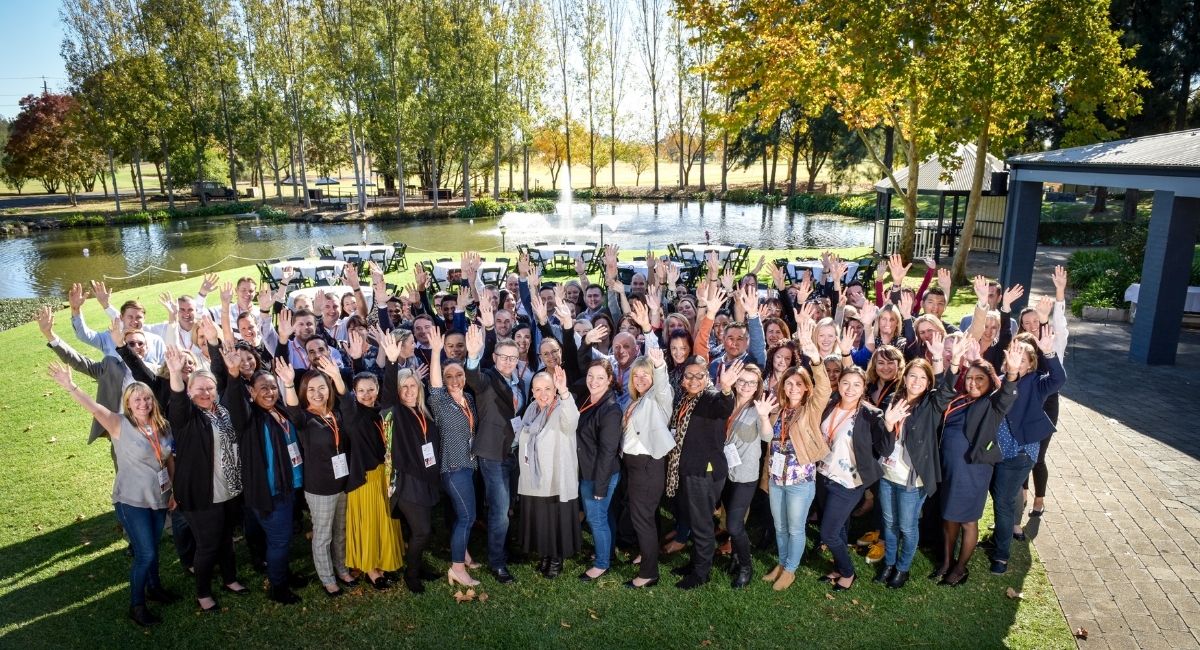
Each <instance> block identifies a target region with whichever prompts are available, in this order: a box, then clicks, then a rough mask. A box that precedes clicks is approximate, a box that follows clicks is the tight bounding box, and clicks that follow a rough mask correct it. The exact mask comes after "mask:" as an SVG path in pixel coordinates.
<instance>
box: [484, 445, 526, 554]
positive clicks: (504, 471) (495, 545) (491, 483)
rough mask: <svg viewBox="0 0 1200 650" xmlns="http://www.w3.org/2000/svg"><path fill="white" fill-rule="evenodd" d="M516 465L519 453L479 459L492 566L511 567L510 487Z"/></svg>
mask: <svg viewBox="0 0 1200 650" xmlns="http://www.w3.org/2000/svg"><path fill="white" fill-rule="evenodd" d="M516 469H517V457H516V455H515V454H514V455H510V456H509V457H508V458H505V459H504V460H491V459H488V458H480V459H479V473H480V474H482V475H483V489H484V492H485V493H486V494H485V495H484V496H485V498H486V499H487V506H488V515H487V517H488V520H487V533H488V564H489V565H491V567H492V569H505V568H508V551H507V550H506V546H507V544H508V508H509V506H510V505H511V504H512V501H511V496H510V495H511V494H512V493H511V491H510V488H511V485H512V477H513V474H515V473H516Z"/></svg>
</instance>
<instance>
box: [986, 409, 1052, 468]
mask: <svg viewBox="0 0 1200 650" xmlns="http://www.w3.org/2000/svg"><path fill="white" fill-rule="evenodd" d="M996 442H998V443H1000V454H1001V456H1003V458H1004V460H1011V459H1013V458H1016V457H1017V455H1018V454H1020V453H1021V452H1025V455H1026V456H1029V457H1030V458H1032V459H1033V460H1035V461H1036V460H1037V457H1038V452H1039V451H1041V446H1042V443H1040V442H1031V443H1029V444H1027V445H1020V444H1018V443H1017V439H1016V438H1014V437H1013V434H1012V429H1009V428H1008V418H1004V420H1003V421H1001V422H1000V430H999V431H997V432H996Z"/></svg>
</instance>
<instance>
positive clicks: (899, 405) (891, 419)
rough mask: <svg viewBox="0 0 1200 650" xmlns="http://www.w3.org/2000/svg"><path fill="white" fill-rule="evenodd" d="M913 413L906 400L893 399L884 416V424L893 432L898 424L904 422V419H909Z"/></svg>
mask: <svg viewBox="0 0 1200 650" xmlns="http://www.w3.org/2000/svg"><path fill="white" fill-rule="evenodd" d="M911 411H912V408H911V407H910V406H909V405H908V402H907V401H906V400H902V399H893V400H892V403H891V404H890V405H888V407H887V411H885V412H884V414H883V423H884V424H885V425H886V426H887V429H888V431H891V430H892V429H893V428H894V427H895V426H896V425H897V424H899V423H901V422H903V421H904V418H907V417H908V414H909V413H910V412H911Z"/></svg>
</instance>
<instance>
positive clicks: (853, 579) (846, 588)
mask: <svg viewBox="0 0 1200 650" xmlns="http://www.w3.org/2000/svg"><path fill="white" fill-rule="evenodd" d="M843 577H845V576H843ZM838 580H841V578H838ZM855 582H858V575H852V576H850V584H848V585H846V586H844V587H843V586H842V585H841V583H839V582H838V581H837V580H834V581H833V590H834V591H849V590H850V588H851V587H853V586H854V583H855Z"/></svg>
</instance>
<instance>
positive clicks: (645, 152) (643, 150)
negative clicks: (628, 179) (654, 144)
mask: <svg viewBox="0 0 1200 650" xmlns="http://www.w3.org/2000/svg"><path fill="white" fill-rule="evenodd" d="M617 156H618V160H623V161H625V162H627V163H629V166H630V167H633V173H634V179H633V184H634V186H639V185H641V182H642V172H644V171H646V169H647V168H649V167H650V161H651V160H652V159H653V156H652V154H651V152H650V147H648V146H646V145H645V144H643V143H641V142H621V143H619V144H618V145H617Z"/></svg>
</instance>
